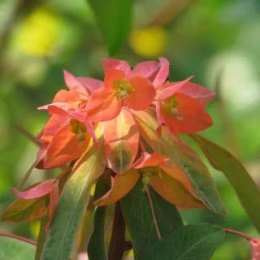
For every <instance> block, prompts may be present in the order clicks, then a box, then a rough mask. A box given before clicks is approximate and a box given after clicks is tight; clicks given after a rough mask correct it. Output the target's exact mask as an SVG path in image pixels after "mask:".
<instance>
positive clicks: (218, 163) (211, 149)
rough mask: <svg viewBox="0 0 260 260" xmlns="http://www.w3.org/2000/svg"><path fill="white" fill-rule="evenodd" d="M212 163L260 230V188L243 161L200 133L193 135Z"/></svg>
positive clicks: (259, 230)
mask: <svg viewBox="0 0 260 260" xmlns="http://www.w3.org/2000/svg"><path fill="white" fill-rule="evenodd" d="M191 137H192V138H193V139H194V140H195V141H196V142H197V143H198V144H199V146H200V148H201V150H202V151H203V152H204V154H205V155H206V157H207V158H208V160H209V162H210V163H211V165H212V166H213V167H214V168H215V169H217V170H219V171H222V172H223V173H224V174H225V176H226V178H227V179H228V181H229V182H230V184H231V185H232V187H233V188H234V190H235V192H236V194H237V196H238V198H239V200H240V202H241V204H242V206H243V207H244V209H245V211H246V212H247V214H248V216H249V217H250V218H251V220H252V222H253V223H254V225H255V227H256V228H257V230H258V232H260V214H259V212H260V199H259V198H260V189H259V188H258V187H257V185H256V184H255V182H254V181H253V179H252V178H251V176H250V174H249V173H248V172H247V170H246V169H245V167H244V166H243V165H242V163H241V162H240V161H239V160H238V159H237V158H235V157H234V156H233V155H232V154H231V153H230V152H228V151H227V150H225V149H224V148H222V147H220V146H219V145H217V144H215V143H213V142H211V141H209V140H207V139H206V138H204V137H202V136H199V135H195V134H193V135H191Z"/></svg>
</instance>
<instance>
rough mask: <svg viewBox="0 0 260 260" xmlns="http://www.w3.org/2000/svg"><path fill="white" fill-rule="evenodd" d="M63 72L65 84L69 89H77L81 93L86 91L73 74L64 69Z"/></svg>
mask: <svg viewBox="0 0 260 260" xmlns="http://www.w3.org/2000/svg"><path fill="white" fill-rule="evenodd" d="M63 74H64V80H65V84H66V85H67V87H68V88H69V89H71V90H77V91H80V92H83V93H85V92H86V89H85V88H84V86H83V85H82V83H81V82H80V81H79V80H78V79H77V78H76V77H75V76H73V75H72V74H71V73H69V72H68V71H66V70H64V71H63Z"/></svg>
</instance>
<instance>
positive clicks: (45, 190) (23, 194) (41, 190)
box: [13, 180, 56, 200]
mask: <svg viewBox="0 0 260 260" xmlns="http://www.w3.org/2000/svg"><path fill="white" fill-rule="evenodd" d="M55 181H56V180H48V181H45V182H42V183H40V184H38V185H37V186H34V187H32V188H30V189H28V190H25V191H18V190H17V189H15V188H13V191H14V194H15V195H16V196H17V197H19V198H22V199H24V200H30V199H37V198H40V197H43V196H45V195H47V194H49V193H50V192H51V191H52V189H53V185H54V183H55Z"/></svg>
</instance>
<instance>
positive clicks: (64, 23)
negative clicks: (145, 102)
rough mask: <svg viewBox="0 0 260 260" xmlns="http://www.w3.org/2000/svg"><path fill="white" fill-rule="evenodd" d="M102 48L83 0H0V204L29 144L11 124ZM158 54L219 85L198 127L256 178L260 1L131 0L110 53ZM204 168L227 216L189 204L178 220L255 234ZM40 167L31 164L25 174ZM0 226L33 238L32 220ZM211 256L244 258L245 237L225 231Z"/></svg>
mask: <svg viewBox="0 0 260 260" xmlns="http://www.w3.org/2000/svg"><path fill="white" fill-rule="evenodd" d="M107 56H108V54H107V52H106V47H105V44H104V42H103V39H102V37H101V34H100V32H99V30H98V27H97V25H96V22H95V19H94V15H93V13H92V11H91V8H90V6H89V5H88V3H87V1H86V0H74V1H63V0H45V1H32V0H27V1H23V0H0V136H1V141H0V212H2V210H3V209H4V208H5V207H6V206H7V205H8V204H9V203H10V202H11V201H12V200H13V199H14V195H13V194H12V187H13V186H16V185H17V184H18V183H19V180H21V178H22V176H23V175H24V174H25V172H26V171H27V170H28V168H29V167H30V165H31V164H32V163H33V161H34V160H35V155H36V152H37V146H36V145H35V144H34V143H33V142H31V141H29V140H28V139H27V138H26V136H25V134H22V133H21V129H20V130H18V129H19V128H23V129H26V130H28V132H29V133H31V134H32V135H36V134H37V133H38V132H39V131H40V130H41V128H42V127H43V125H44V123H45V122H46V120H47V118H48V115H47V114H46V113H45V112H42V111H37V107H38V106H41V105H44V104H47V103H50V102H51V100H52V98H53V96H54V94H55V92H57V91H58V90H59V89H61V88H65V85H64V81H63V74H62V70H63V69H66V70H68V71H70V72H71V73H73V74H75V75H77V76H84V75H85V76H90V77H96V78H102V77H103V71H102V70H103V67H102V59H103V58H104V57H107ZM159 56H164V57H166V58H168V59H169V61H170V63H171V73H170V79H171V80H174V81H178V80H183V79H185V78H187V77H189V76H191V75H195V78H194V80H193V81H194V82H196V83H199V84H201V85H204V86H207V87H208V88H210V89H212V90H214V91H216V92H217V94H218V98H217V99H216V100H215V101H214V102H213V103H212V104H211V105H210V106H209V111H210V113H211V115H212V117H213V118H214V122H215V124H214V126H213V127H212V128H211V129H208V130H206V131H204V132H203V134H205V136H207V137H208V138H210V139H211V140H213V141H215V142H217V143H219V144H221V145H223V146H224V147H226V148H228V149H229V150H230V151H232V152H233V153H234V154H235V155H237V156H238V157H239V158H241V160H242V161H243V162H244V164H245V166H246V168H247V169H248V171H249V172H250V174H251V175H252V177H253V178H254V179H255V181H256V182H257V183H258V184H259V185H260V174H259V170H260V160H259V159H260V134H259V129H260V116H259V115H260V62H259V60H260V1H259V0H194V1H192V0H160V1H158V0H136V1H134V19H133V25H132V30H131V35H130V37H129V40H128V41H127V44H126V45H125V46H124V47H123V48H121V49H120V51H119V53H118V54H117V56H116V57H118V58H121V59H125V60H127V61H129V62H130V64H132V65H134V64H136V63H137V62H139V61H141V60H146V59H157V58H158V57H159ZM210 170H211V172H212V174H213V177H214V179H215V181H216V183H217V186H218V188H219V191H220V193H221V197H222V199H223V201H224V204H225V205H226V208H227V211H228V215H227V216H226V217H221V216H217V215H215V214H212V213H210V212H208V211H206V210H190V211H186V212H183V216H184V219H185V221H186V222H187V223H197V222H209V223H216V224H220V225H222V226H224V227H226V228H232V229H236V230H240V231H243V232H245V233H247V234H249V235H251V236H257V233H256V231H255V229H254V227H253V226H252V225H251V223H250V221H249V219H248V217H247V216H246V214H245V212H244V210H243V209H242V208H241V206H240V204H239V202H238V200H237V198H236V196H235V194H234V192H233V190H232V188H231V187H230V186H229V184H228V183H227V181H226V179H225V178H224V176H223V175H222V174H221V173H219V172H216V171H214V170H212V169H210ZM48 174H49V173H45V172H43V171H38V170H34V172H33V175H32V176H31V178H30V181H29V182H31V183H33V182H35V181H38V180H41V179H44V178H46V177H48ZM256 199H259V198H256ZM259 214H260V213H259ZM0 230H1V231H5V232H12V233H16V234H20V235H23V236H27V237H29V238H32V239H35V237H36V236H37V223H32V224H30V225H28V224H6V223H0ZM213 259H214V260H236V259H238V260H239V259H249V246H248V245H247V244H246V242H245V241H243V240H242V239H239V238H237V237H234V236H232V235H228V236H227V239H226V242H225V244H223V246H222V247H221V248H219V249H218V250H217V252H216V253H215V255H214V257H213Z"/></svg>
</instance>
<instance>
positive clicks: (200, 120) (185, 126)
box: [156, 78, 215, 134]
mask: <svg viewBox="0 0 260 260" xmlns="http://www.w3.org/2000/svg"><path fill="white" fill-rule="evenodd" d="M189 80H190V78H188V79H187V80H184V81H181V82H176V83H167V84H165V85H163V86H161V87H160V89H159V90H158V92H157V100H156V112H157V121H158V123H159V125H160V126H161V125H163V124H165V125H166V126H167V127H168V128H169V130H170V131H171V132H173V133H174V134H189V133H194V132H198V131H201V130H204V129H206V128H208V127H210V126H211V125H212V123H213V122H212V119H211V117H210V116H209V114H208V113H207V112H206V111H205V106H206V105H207V104H208V103H209V102H210V101H211V100H212V99H213V98H214V97H215V94H214V93H213V92H211V91H210V90H208V89H206V88H203V87H201V86H200V85H197V84H194V83H191V82H189Z"/></svg>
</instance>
